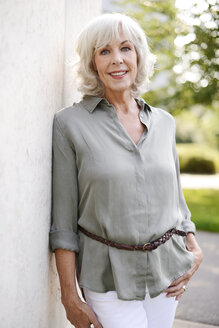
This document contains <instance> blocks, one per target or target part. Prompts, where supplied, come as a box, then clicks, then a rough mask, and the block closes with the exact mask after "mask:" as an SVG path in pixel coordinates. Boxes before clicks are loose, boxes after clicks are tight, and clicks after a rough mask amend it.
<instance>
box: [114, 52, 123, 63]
mask: <svg viewBox="0 0 219 328" xmlns="http://www.w3.org/2000/svg"><path fill="white" fill-rule="evenodd" d="M122 63H123V58H122V54H121V52H120V51H119V50H115V51H113V55H112V64H114V65H117V64H122Z"/></svg>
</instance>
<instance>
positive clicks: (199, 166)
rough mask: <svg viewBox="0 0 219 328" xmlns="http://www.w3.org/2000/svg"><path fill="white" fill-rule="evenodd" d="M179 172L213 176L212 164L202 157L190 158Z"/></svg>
mask: <svg viewBox="0 0 219 328" xmlns="http://www.w3.org/2000/svg"><path fill="white" fill-rule="evenodd" d="M181 172H186V173H194V174H215V173H216V169H215V165H214V162H213V161H212V160H210V159H205V158H202V157H191V158H189V160H188V161H187V162H186V163H185V165H184V167H182V168H181Z"/></svg>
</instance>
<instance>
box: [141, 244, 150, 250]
mask: <svg viewBox="0 0 219 328" xmlns="http://www.w3.org/2000/svg"><path fill="white" fill-rule="evenodd" d="M148 245H150V243H145V244H144V245H143V246H142V250H143V251H144V252H147V249H146V247H147V246H148Z"/></svg>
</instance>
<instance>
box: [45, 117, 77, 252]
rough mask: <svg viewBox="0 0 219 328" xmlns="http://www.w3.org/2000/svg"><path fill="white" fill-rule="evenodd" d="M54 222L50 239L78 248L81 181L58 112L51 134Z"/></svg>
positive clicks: (52, 243)
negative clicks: (79, 181) (79, 187)
mask: <svg viewBox="0 0 219 328" xmlns="http://www.w3.org/2000/svg"><path fill="white" fill-rule="evenodd" d="M51 214H52V222H51V228H50V232H49V242H50V248H51V250H52V252H54V251H55V249H57V248H62V249H66V250H71V251H75V252H79V237H78V231H77V218H78V182H77V167H76V158H75V151H74V148H73V145H72V144H71V142H70V141H69V140H68V138H67V137H66V136H65V133H64V128H63V126H62V125H61V122H60V121H59V120H58V117H57V114H55V116H54V120H53V138H52V213H51Z"/></svg>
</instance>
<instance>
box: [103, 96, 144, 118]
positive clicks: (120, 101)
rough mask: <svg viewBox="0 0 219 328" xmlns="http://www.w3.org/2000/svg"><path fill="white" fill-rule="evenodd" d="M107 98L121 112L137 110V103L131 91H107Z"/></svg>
mask: <svg viewBox="0 0 219 328" xmlns="http://www.w3.org/2000/svg"><path fill="white" fill-rule="evenodd" d="M105 98H106V100H107V101H108V102H109V103H110V104H112V105H113V106H114V107H115V109H116V110H117V111H119V112H123V113H124V114H127V113H129V112H133V111H136V107H137V103H136V101H135V99H134V98H133V97H132V95H131V93H130V91H124V92H113V93H111V92H110V93H109V92H106V93H105Z"/></svg>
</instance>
